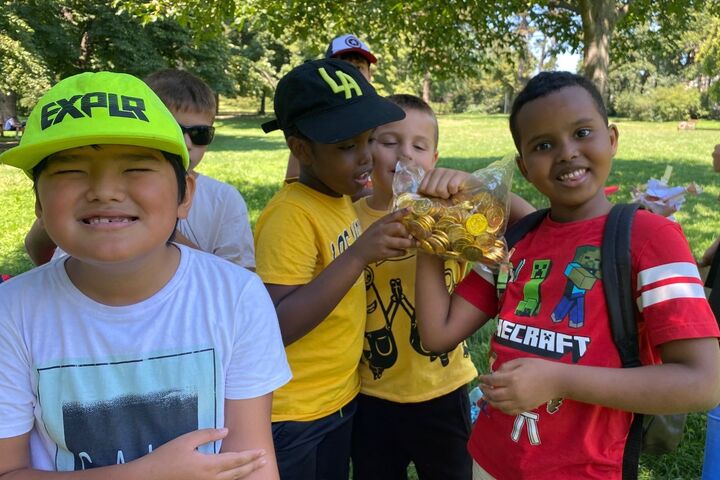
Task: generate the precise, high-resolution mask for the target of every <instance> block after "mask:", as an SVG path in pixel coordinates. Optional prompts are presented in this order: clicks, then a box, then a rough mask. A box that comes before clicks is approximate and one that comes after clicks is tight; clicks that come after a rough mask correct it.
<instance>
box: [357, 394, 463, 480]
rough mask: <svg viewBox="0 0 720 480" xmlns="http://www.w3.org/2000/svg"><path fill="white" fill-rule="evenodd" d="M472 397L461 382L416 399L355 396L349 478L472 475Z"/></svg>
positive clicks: (456, 479)
mask: <svg viewBox="0 0 720 480" xmlns="http://www.w3.org/2000/svg"><path fill="white" fill-rule="evenodd" d="M469 436H470V401H469V399H468V393H467V388H466V387H465V386H463V387H461V388H459V389H457V390H455V391H454V392H451V393H449V394H447V395H443V396H442V397H438V398H434V399H432V400H428V401H426V402H420V403H396V402H390V401H387V400H381V399H379V398H375V397H370V396H367V395H362V394H360V395H358V410H357V412H356V414H355V425H354V426H353V446H352V464H353V480H405V479H407V478H408V477H407V467H408V464H409V463H410V462H411V461H412V462H413V463H414V464H415V469H416V470H417V473H418V477H419V478H420V480H470V479H471V478H472V459H471V457H470V454H469V453H468V451H467V442H468V438H469Z"/></svg>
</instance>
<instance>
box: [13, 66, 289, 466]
mask: <svg viewBox="0 0 720 480" xmlns="http://www.w3.org/2000/svg"><path fill="white" fill-rule="evenodd" d="M0 160H1V161H2V162H3V163H6V164H8V165H12V166H15V167H18V168H21V169H22V170H24V171H25V173H26V174H27V175H28V176H30V177H32V178H33V182H34V187H35V194H36V213H37V215H38V217H39V218H41V219H42V222H43V224H44V226H45V229H46V231H47V234H48V235H49V237H50V238H51V239H52V240H53V241H54V242H55V243H56V244H57V245H58V246H59V247H60V248H62V249H63V250H64V251H65V252H67V256H65V257H63V258H60V259H58V260H56V261H53V262H50V263H48V264H47V265H44V266H42V267H40V268H37V269H35V270H32V271H30V272H27V273H25V274H23V275H20V276H18V277H15V278H13V279H12V281H10V282H7V283H3V284H2V285H0V351H1V352H3V353H2V355H0V478H13V479H15V478H18V479H23V478H46V477H47V478H60V477H57V476H54V475H53V474H51V473H48V474H43V473H42V471H66V472H73V471H79V470H90V471H88V472H82V473H77V474H67V475H66V476H63V477H62V478H83V479H94V478H98V479H103V480H106V479H113V478H118V479H120V478H143V479H146V478H147V479H165V478H223V477H224V478H241V477H245V476H247V478H258V479H260V478H262V479H273V478H275V479H276V478H277V470H276V467H275V460H274V454H273V445H272V433H271V428H270V409H271V401H272V391H273V390H274V389H275V388H277V387H279V386H281V385H283V384H284V383H286V382H287V381H288V379H289V377H290V373H289V370H288V368H287V364H286V360H285V355H284V353H283V349H282V344H281V339H280V334H279V331H278V327H277V320H276V317H275V313H274V310H273V307H272V304H271V302H270V299H269V298H268V296H267V292H266V291H265V289H264V288H263V285H262V283H261V282H260V280H259V279H258V278H257V277H256V276H255V274H253V273H251V272H248V271H247V270H245V269H243V268H240V267H238V266H236V265H233V264H231V263H229V262H225V261H223V260H220V259H218V258H217V257H215V256H213V255H210V254H207V253H204V252H200V251H198V250H193V249H191V248H188V247H186V246H183V245H176V244H173V243H170V241H169V240H168V239H171V237H172V235H173V232H174V231H175V225H176V222H177V221H178V219H180V218H185V217H186V216H187V212H188V210H189V208H190V203H191V199H192V194H193V190H194V185H195V182H194V177H193V176H191V175H188V174H187V168H188V166H189V157H188V152H187V148H186V147H185V142H184V140H183V136H182V131H181V130H180V127H179V126H178V124H177V122H176V121H175V119H174V118H173V117H172V115H171V114H170V112H169V111H168V110H167V108H166V107H165V106H164V105H163V103H162V102H161V101H160V99H159V98H158V97H157V96H156V95H155V94H154V93H153V92H152V90H150V89H149V88H148V87H147V85H145V84H144V83H143V82H142V81H141V80H139V79H137V78H135V77H132V76H130V75H125V74H119V73H109V72H100V73H83V74H80V75H76V76H73V77H70V78H67V79H65V80H63V81H61V82H60V83H58V84H57V85H55V86H54V87H53V88H51V89H50V90H49V91H48V92H47V93H46V94H45V95H44V96H43V97H42V98H41V99H40V101H39V103H38V105H37V107H36V108H35V109H34V110H33V112H32V114H31V115H30V119H29V122H28V126H27V129H26V133H25V135H24V136H23V139H22V141H21V142H20V145H19V146H18V147H16V148H14V149H11V150H8V151H7V152H5V153H4V154H3V155H2V156H0ZM223 427H225V428H223ZM221 440H222V442H221ZM196 449H197V451H196ZM249 449H252V450H249ZM218 452H222V453H221V454H220V455H206V454H209V453H218ZM233 452H239V453H233ZM148 453H150V454H149V455H148ZM263 465H264V466H263ZM253 470H254V471H253Z"/></svg>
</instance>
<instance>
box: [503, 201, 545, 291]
mask: <svg viewBox="0 0 720 480" xmlns="http://www.w3.org/2000/svg"><path fill="white" fill-rule="evenodd" d="M549 212H550V209H549V208H544V209H542V210H535V211H534V212H532V213H528V214H527V215H525V216H524V217H523V218H521V219H520V220H518V221H517V222H515V223H514V224H513V225H512V226H511V227H510V228H508V229H507V231H506V232H505V242H506V243H507V248H508V251H509V250H511V249H512V248H513V247H514V246H515V244H516V243H517V242H519V241H520V240H522V238H523V237H524V236H525V235H527V234H528V233H529V232H530V231H532V230H535V229H536V228H537V227H538V226H539V225H540V222H542V221H543V219H544V218H545V217H546V216H547V215H548V213H549ZM509 270H510V268H509V267H506V268H502V266H501V268H500V272H499V273H498V274H496V275H495V288H496V290H497V295H498V298H499V297H500V296H501V295H502V294H503V292H504V291H505V289H506V288H507V284H508V282H509V281H510V280H511V278H510V276H511V275H510V273H511V272H510V271H509Z"/></svg>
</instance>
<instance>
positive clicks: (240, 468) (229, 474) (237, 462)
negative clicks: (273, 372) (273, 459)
mask: <svg viewBox="0 0 720 480" xmlns="http://www.w3.org/2000/svg"><path fill="white" fill-rule="evenodd" d="M265 455H266V452H265V450H245V451H242V452H226V453H221V454H219V455H213V456H211V458H215V459H216V460H217V462H218V463H217V464H216V465H215V467H216V468H217V471H218V472H219V475H218V478H219V479H228V480H230V479H236V478H243V477H245V476H247V475H249V474H250V473H252V472H254V471H255V470H257V469H258V468H261V467H262V466H264V465H266V464H267V458H266V456H265Z"/></svg>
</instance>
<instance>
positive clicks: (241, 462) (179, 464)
mask: <svg viewBox="0 0 720 480" xmlns="http://www.w3.org/2000/svg"><path fill="white" fill-rule="evenodd" d="M227 433H228V431H227V429H225V428H224V429H214V428H206V429H203V430H196V431H194V432H190V433H186V434H185V435H181V436H179V437H178V438H175V439H173V440H171V441H169V442H167V443H166V444H164V445H162V446H161V447H159V448H158V449H156V450H154V451H153V452H152V453H150V454H148V455H145V456H144V457H141V458H140V459H138V460H137V462H138V465H137V466H138V470H139V473H140V474H141V475H139V476H138V477H137V478H153V479H157V480H185V479H187V480H205V479H207V480H226V479H227V480H230V479H233V480H234V479H240V478H245V477H246V476H247V475H250V474H251V473H252V472H254V471H255V470H257V469H258V468H261V467H262V466H264V465H265V464H266V463H267V460H266V459H265V451H264V450H246V451H243V452H227V453H220V454H217V455H208V454H204V453H200V452H198V451H197V448H198V447H199V446H200V445H203V444H205V443H209V442H214V441H216V440H220V439H222V438H225V436H227Z"/></svg>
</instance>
